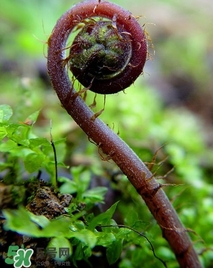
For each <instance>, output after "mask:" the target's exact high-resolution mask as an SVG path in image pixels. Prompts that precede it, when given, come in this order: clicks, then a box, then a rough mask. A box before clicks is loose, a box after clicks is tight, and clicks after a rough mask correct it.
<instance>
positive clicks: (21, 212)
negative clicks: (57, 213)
mask: <svg viewBox="0 0 213 268" xmlns="http://www.w3.org/2000/svg"><path fill="white" fill-rule="evenodd" d="M3 214H4V216H5V218H6V223H5V225H4V227H5V229H6V230H12V231H15V232H18V233H21V234H25V235H29V236H35V237H39V236H41V230H40V229H39V226H40V227H43V226H45V225H47V222H49V220H48V219H47V218H46V217H44V216H42V215H41V216H36V215H33V214H32V213H30V212H29V211H26V210H25V209H24V208H23V207H20V208H19V209H18V210H4V211H3ZM35 222H37V223H38V224H36V223H35ZM38 225H39V226H38Z"/></svg>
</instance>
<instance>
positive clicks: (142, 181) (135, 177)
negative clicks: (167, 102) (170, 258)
mask: <svg viewBox="0 0 213 268" xmlns="http://www.w3.org/2000/svg"><path fill="white" fill-rule="evenodd" d="M106 8H107V9H106ZM103 10H105V11H106V10H107V14H108V15H107V16H108V18H112V17H113V15H115V14H116V15H117V16H118V17H119V16H120V17H121V16H123V20H124V21H125V20H127V19H129V18H130V17H129V16H131V15H130V13H128V12H126V11H125V12H124V11H123V9H121V8H120V7H118V6H117V5H114V4H111V3H108V2H101V3H99V4H98V1H97V0H91V1H86V2H83V3H80V4H78V5H76V6H74V7H73V8H72V9H70V10H69V11H67V12H66V13H65V14H64V15H63V16H62V17H61V18H60V19H59V21H58V22H57V24H56V26H55V28H54V30H53V32H52V34H51V36H50V38H49V40H48V72H49V76H50V79H51V81H52V84H53V87H54V89H55V90H56V92H57V95H58V97H59V99H60V101H61V103H62V105H63V107H64V108H65V109H66V110H67V112H68V113H69V114H70V115H71V116H72V118H73V119H74V120H75V121H76V123H77V124H78V125H79V126H80V127H81V128H82V129H83V131H84V132H85V133H86V134H87V135H88V137H89V138H90V139H91V140H93V141H94V142H95V143H96V144H97V146H98V147H99V148H101V150H102V151H103V152H104V153H105V154H106V155H107V156H109V157H110V158H111V159H113V161H114V162H115V163H116V164H117V165H118V166H119V167H120V169H121V170H122V172H123V173H124V174H125V175H126V176H127V177H128V179H129V181H130V182H131V183H132V185H133V186H134V187H135V189H136V190H137V191H138V193H139V194H140V195H141V197H142V198H143V199H144V201H145V202H146V204H147V206H148V208H149V210H150V211H151V213H152V214H153V216H154V218H155V219H156V221H157V223H158V224H159V226H160V228H161V229H162V233H163V237H164V238H165V239H166V240H167V241H168V243H169V245H170V247H171V248H172V250H173V252H174V254H175V256H176V258H177V261H178V263H179V265H180V267H184V268H186V267H189V268H198V267H202V266H201V264H200V262H199V259H198V256H197V254H196V252H195V250H194V248H193V244H192V242H191V240H190V238H189V236H188V233H187V231H186V229H185V228H184V227H183V225H182V223H181V222H180V220H179V218H178V215H177V213H176V211H175V210H174V208H173V207H172V205H171V203H170V201H169V200H168V198H167V196H166V195H165V193H164V191H163V190H162V188H161V185H160V184H159V183H158V182H157V181H156V180H155V178H154V177H153V174H152V173H151V172H150V171H149V169H148V168H147V167H146V166H145V164H144V163H143V162H142V161H141V160H140V159H139V157H138V156H137V155H136V154H135V153H134V152H133V151H132V150H131V149H130V148H129V147H128V145H127V144H126V143H125V142H124V141H123V140H122V139H120V138H119V137H118V136H117V135H116V134H115V133H114V132H113V131H112V130H111V129H109V127H108V126H106V125H105V124H104V123H103V122H102V121H101V120H99V119H98V118H96V119H95V120H91V118H92V117H93V116H94V114H93V112H92V111H91V110H90V109H89V108H88V107H87V105H86V104H85V103H84V101H83V100H82V98H81V97H80V96H78V95H77V94H76V92H75V90H74V88H73V85H72V83H71V82H70V80H69V77H68V74H67V70H66V68H65V67H64V55H63V51H64V50H65V48H66V42H67V38H68V36H69V34H70V32H71V31H72V29H73V28H74V26H75V25H76V23H77V22H79V21H80V20H81V19H85V18H87V17H89V16H95V15H102V12H103ZM105 13H106V12H105ZM105 15H106V14H105ZM93 118H94V117H93Z"/></svg>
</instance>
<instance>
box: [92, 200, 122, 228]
mask: <svg viewBox="0 0 213 268" xmlns="http://www.w3.org/2000/svg"><path fill="white" fill-rule="evenodd" d="M118 202H119V201H118ZM118 202H116V203H115V204H113V205H112V206H111V207H110V208H109V209H108V210H107V211H105V212H103V213H101V214H99V215H98V216H96V217H95V218H93V219H92V220H91V222H90V223H89V226H88V229H90V230H94V229H95V227H96V226H97V225H99V224H103V225H104V224H105V225H106V224H108V222H109V221H110V220H111V218H112V216H113V214H114V212H115V210H116V208H117V205H118Z"/></svg>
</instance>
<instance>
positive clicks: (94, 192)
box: [83, 187, 108, 203]
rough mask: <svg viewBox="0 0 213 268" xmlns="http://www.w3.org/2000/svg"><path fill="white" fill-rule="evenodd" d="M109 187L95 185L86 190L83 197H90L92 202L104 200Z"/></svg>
mask: <svg viewBox="0 0 213 268" xmlns="http://www.w3.org/2000/svg"><path fill="white" fill-rule="evenodd" d="M107 190H108V188H107V187H95V188H93V189H90V190H88V191H86V192H85V193H84V194H83V197H85V198H89V199H90V201H92V202H94V203H95V202H100V201H103V199H104V195H105V194H106V192H107Z"/></svg>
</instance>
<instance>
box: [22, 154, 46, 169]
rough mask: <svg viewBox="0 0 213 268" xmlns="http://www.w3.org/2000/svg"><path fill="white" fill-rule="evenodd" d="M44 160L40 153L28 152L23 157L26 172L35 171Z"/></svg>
mask: <svg viewBox="0 0 213 268" xmlns="http://www.w3.org/2000/svg"><path fill="white" fill-rule="evenodd" d="M43 161H44V156H43V155H42V154H36V153H30V154H28V155H27V156H26V157H25V159H24V165H25V168H26V170H27V171H28V172H30V173H32V172H34V171H37V170H38V169H39V168H40V167H41V165H42V163H43Z"/></svg>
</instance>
